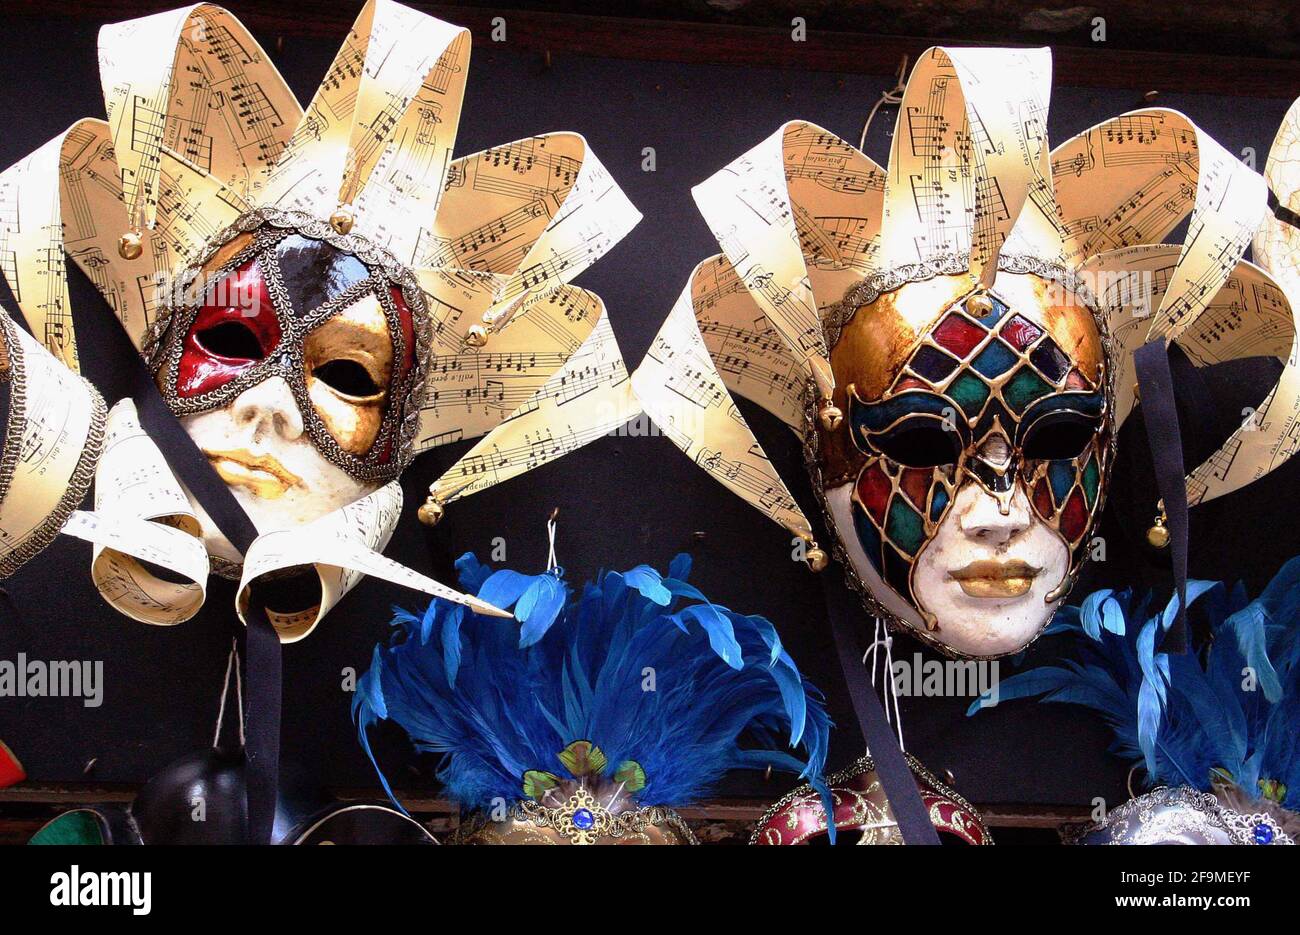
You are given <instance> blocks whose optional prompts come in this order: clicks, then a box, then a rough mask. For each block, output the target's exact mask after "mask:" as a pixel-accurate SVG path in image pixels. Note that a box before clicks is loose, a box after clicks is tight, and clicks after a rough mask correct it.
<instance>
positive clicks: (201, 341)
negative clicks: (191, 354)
mask: <svg viewBox="0 0 1300 935" xmlns="http://www.w3.org/2000/svg"><path fill="white" fill-rule="evenodd" d="M194 340H195V341H196V342H198V345H199V346H200V347H201V348H203V349H204V350H205V351H207V352H208V353H209V354H211V355H212V356H214V357H224V358H226V359H227V360H261V359H262V358H263V357H265V356H266V354H265V353H263V351H262V344H261V342H260V341H258V340H257V335H255V334H254V333H253V330H252V329H251V328H249V327H248V326H247V325H245V324H244V323H243V322H239V321H223V322H221V323H220V324H218V325H213V326H212V327H211V328H204V329H203V330H202V331H198V332H196V333H195V335H194Z"/></svg>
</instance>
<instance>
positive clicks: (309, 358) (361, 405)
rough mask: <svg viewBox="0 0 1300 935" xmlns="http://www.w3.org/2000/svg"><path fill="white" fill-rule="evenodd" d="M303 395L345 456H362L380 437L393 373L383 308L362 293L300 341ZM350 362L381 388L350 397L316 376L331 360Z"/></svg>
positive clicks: (391, 353) (390, 338)
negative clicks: (303, 365) (304, 376)
mask: <svg viewBox="0 0 1300 935" xmlns="http://www.w3.org/2000/svg"><path fill="white" fill-rule="evenodd" d="M303 356H304V357H305V359H306V366H307V395H308V397H309V398H310V399H311V402H312V406H313V407H314V408H315V410H316V414H317V415H318V416H320V419H321V421H322V422H323V423H325V428H326V429H327V430H328V431H329V433H330V435H332V436H333V437H334V439H335V441H337V442H338V443H339V445H340V446H342V448H343V450H344V451H346V452H347V453H348V454H351V455H356V456H358V457H360V456H362V455H364V454H366V453H367V452H368V451H369V450H370V447H371V446H372V445H373V444H374V442H375V439H376V438H377V437H378V435H379V429H380V426H381V425H382V423H383V418H384V406H385V405H386V403H387V402H388V384H389V381H390V380H391V378H392V372H393V339H392V337H391V336H390V335H389V333H388V321H387V319H386V318H385V317H384V310H383V307H382V306H380V304H379V301H378V300H377V299H376V298H375V297H374V296H363V297H362V298H360V299H358V300H357V301H356V302H353V303H352V304H351V305H349V306H348V307H347V308H345V309H344V310H343V311H341V312H339V313H338V314H337V315H335V316H334V317H333V318H331V319H330V320H329V321H327V322H325V323H324V324H322V325H321V326H320V327H319V328H316V329H315V330H314V331H312V332H311V333H310V334H309V335H307V339H306V341H305V342H304V345H303ZM340 360H347V361H352V362H353V363H355V364H356V365H357V366H359V367H361V368H362V369H364V370H365V371H366V373H367V374H368V375H369V376H370V379H371V380H373V381H374V383H375V385H376V386H378V387H379V388H380V392H378V393H375V394H373V395H370V396H349V395H348V394H346V393H343V392H341V391H339V390H337V389H335V388H334V387H332V386H330V385H329V384H328V383H326V382H325V381H324V380H322V379H320V378H318V377H317V376H316V375H315V372H316V369H317V368H319V367H322V366H324V365H326V364H328V363H330V362H331V361H340Z"/></svg>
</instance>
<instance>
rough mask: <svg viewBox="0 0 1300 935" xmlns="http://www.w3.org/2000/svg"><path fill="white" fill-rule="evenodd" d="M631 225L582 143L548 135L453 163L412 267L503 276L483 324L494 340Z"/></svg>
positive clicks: (633, 220) (626, 208)
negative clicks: (416, 263)
mask: <svg viewBox="0 0 1300 935" xmlns="http://www.w3.org/2000/svg"><path fill="white" fill-rule="evenodd" d="M640 220H641V213H640V212H639V211H637V210H636V208H635V207H634V206H633V205H632V203H631V201H629V200H628V198H627V196H626V195H625V194H624V193H623V191H622V189H620V188H619V187H618V185H617V184H616V183H615V182H614V180H613V178H612V177H611V176H610V174H609V171H608V170H607V169H606V168H605V166H604V165H603V164H602V163H601V161H600V160H599V159H598V158H597V157H596V154H595V153H594V152H592V150H591V148H590V146H588V144H587V141H586V139H584V138H583V137H582V136H581V135H580V134H577V133H550V134H546V135H543V136H536V137H530V138H528V139H523V140H517V141H515V142H514V143H509V144H507V145H505V146H498V147H494V148H492V149H487V150H484V151H483V152H480V153H475V154H474V155H472V156H467V157H465V158H463V159H458V160H456V162H455V164H454V165H453V166H452V169H451V174H450V177H449V179H448V182H447V194H446V196H445V200H444V202H443V209H442V210H441V211H440V212H439V215H438V218H437V219H436V221H435V222H434V224H433V225H432V227H431V229H430V230H429V231H428V232H427V236H426V237H425V239H424V240H423V242H422V249H423V253H422V254H421V256H420V259H419V262H420V265H426V266H435V267H436V266H443V267H449V268H452V267H454V268H459V269H471V270H479V271H485V272H492V273H497V274H500V275H504V276H505V277H506V279H505V282H504V283H503V285H502V287H501V291H500V292H499V294H498V295H497V297H496V299H495V300H494V302H493V304H492V307H491V308H490V309H489V310H488V312H487V315H486V320H487V321H488V322H489V323H491V324H492V326H493V328H494V330H495V331H497V332H500V331H502V330H504V329H505V328H506V327H507V326H508V325H509V324H510V323H511V322H513V321H514V320H515V319H516V318H518V316H519V315H520V314H521V313H522V312H523V310H524V309H525V308H526V307H527V299H528V297H529V296H532V295H536V294H539V293H542V292H546V291H548V290H550V289H552V288H554V287H555V286H557V285H560V284H562V283H567V282H571V281H572V280H573V279H574V277H576V276H577V275H578V274H579V273H581V272H582V271H583V270H585V269H587V268H588V267H589V266H591V265H592V264H593V263H595V262H596V261H597V260H599V259H600V258H601V257H602V256H604V255H605V254H606V253H608V252H609V251H610V250H611V249H613V247H614V245H615V244H617V243H618V242H619V241H620V240H622V239H623V238H624V237H626V236H627V234H628V232H629V231H631V230H632V228H633V227H635V226H636V225H637V223H638V222H640Z"/></svg>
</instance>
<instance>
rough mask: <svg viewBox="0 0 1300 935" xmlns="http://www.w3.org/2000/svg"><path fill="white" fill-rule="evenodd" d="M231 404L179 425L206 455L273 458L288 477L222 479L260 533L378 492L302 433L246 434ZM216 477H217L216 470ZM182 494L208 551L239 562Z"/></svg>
mask: <svg viewBox="0 0 1300 935" xmlns="http://www.w3.org/2000/svg"><path fill="white" fill-rule="evenodd" d="M232 406H233V404H231V405H227V406H225V407H223V408H221V409H216V410H213V411H211V412H205V413H200V414H198V415H191V416H184V417H182V418H181V424H182V425H183V426H184V427H185V430H186V432H188V433H189V436H190V437H191V438H192V439H193V440H194V443H195V444H196V445H198V446H199V448H200V449H202V450H203V451H205V452H210V451H236V452H249V453H252V454H253V455H256V456H266V457H269V458H273V459H274V460H275V462H276V463H277V464H278V465H279V467H280V468H282V469H283V470H284V471H285V472H286V474H287V475H288V476H289V477H292V478H293V480H292V481H287V482H285V483H282V484H278V485H277V484H275V483H274V482H271V483H267V484H261V483H258V479H259V477H260V478H261V479H263V480H268V481H270V480H272V479H271V478H269V477H266V476H264V475H259V474H257V473H252V474H247V472H242V471H240V472H238V476H248V477H249V478H250V483H241V482H238V481H234V482H232V481H231V479H230V476H225V475H223V477H224V479H226V481H227V484H228V486H229V487H230V492H231V493H232V494H233V495H234V497H235V500H236V501H238V503H239V505H240V506H241V507H243V508H244V512H246V513H247V514H248V518H249V519H251V520H252V521H253V525H254V526H256V527H257V530H258V532H259V533H265V532H270V531H272V530H274V529H289V528H292V527H294V526H301V525H304V524H306V523H310V522H312V521H313V520H316V519H319V518H320V517H322V516H324V515H326V514H327V513H332V512H334V511H335V510H337V509H340V508H342V507H345V506H347V505H348V504H349V503H352V502H354V501H356V500H360V499H361V498H362V497H364V496H366V495H368V494H370V493H373V492H374V491H375V490H376V489H378V485H377V484H375V483H371V482H362V481H358V480H356V479H355V478H353V477H352V476H351V475H350V474H348V473H347V472H346V471H344V470H343V469H342V468H341V467H339V466H338V465H337V464H334V463H333V462H332V461H329V460H327V459H326V458H325V456H324V455H322V454H321V453H320V451H319V450H318V449H317V448H316V445H315V443H314V442H312V441H311V439H310V438H308V437H307V436H306V435H299V436H298V437H296V438H292V439H286V438H284V437H283V436H281V435H279V434H275V433H260V432H256V431H250V430H249V429H248V428H245V427H242V426H240V425H238V424H237V422H236V420H235V418H234V417H233V416H232V413H231V407H232ZM214 466H215V465H214ZM228 469H229V468H228ZM218 473H221V468H220V466H218ZM186 495H187V496H188V497H189V499H190V503H191V505H192V506H193V507H194V513H195V516H197V517H198V519H199V524H200V526H201V528H202V533H203V542H204V545H206V546H207V548H208V552H209V553H210V554H212V555H215V556H218V557H220V558H224V559H226V560H227V561H231V562H239V561H242V559H241V557H240V555H239V552H238V551H237V550H236V549H235V547H234V546H233V545H231V544H230V542H229V541H228V540H227V539H226V537H225V536H223V535H222V534H221V532H220V530H218V529H217V526H216V524H215V523H214V522H213V521H212V519H211V518H210V517H209V516H208V514H207V512H206V511H205V510H204V509H203V508H202V506H200V505H199V503H198V501H197V500H196V499H195V498H194V495H193V494H191V493H190V492H189V491H188V490H187V491H186Z"/></svg>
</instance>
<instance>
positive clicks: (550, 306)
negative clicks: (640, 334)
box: [416, 274, 621, 451]
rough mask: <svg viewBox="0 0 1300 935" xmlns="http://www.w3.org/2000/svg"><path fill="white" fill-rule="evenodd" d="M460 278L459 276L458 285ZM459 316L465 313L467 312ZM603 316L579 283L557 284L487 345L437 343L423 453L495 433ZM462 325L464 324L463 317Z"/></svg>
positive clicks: (611, 372)
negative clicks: (579, 286)
mask: <svg viewBox="0 0 1300 935" xmlns="http://www.w3.org/2000/svg"><path fill="white" fill-rule="evenodd" d="M460 275H461V274H456V277H455V278H456V279H457V280H459V277H460ZM444 298H449V297H447V296H445V295H444ZM474 298H477V299H480V300H481V299H482V298H483V296H482V295H478V296H475V297H471V302H470V303H468V304H467V306H465V307H470V305H472V301H473V299H474ZM449 307H450V306H449ZM455 311H456V312H457V313H459V312H460V309H459V308H457V309H456V310H455ZM603 314H604V306H603V305H602V303H601V301H600V299H599V298H598V297H597V296H595V295H594V294H593V293H590V292H587V291H586V290H584V289H578V288H576V287H573V286H563V285H561V286H553V287H551V289H550V290H549V291H547V292H545V293H543V294H540V295H536V296H533V297H531V298H530V299H529V300H528V302H527V307H526V308H524V309H523V310H522V311H521V313H520V314H519V315H518V316H517V320H516V322H515V324H513V325H512V326H511V327H510V328H508V329H506V330H505V331H504V332H502V333H500V334H497V335H494V336H493V337H492V339H491V341H490V343H489V344H488V346H486V347H473V346H471V345H470V344H468V342H466V341H465V340H464V339H463V337H462V339H461V342H460V344H459V345H457V346H454V347H447V346H446V345H445V344H442V343H439V342H435V348H434V353H433V355H432V356H431V358H430V360H429V371H428V376H427V377H426V379H425V387H426V390H425V400H424V407H423V409H422V410H421V414H420V438H419V440H418V441H417V443H416V446H417V450H419V451H424V450H427V449H429V448H434V447H437V446H438V445H445V444H448V443H451V442H456V441H462V440H465V439H470V438H476V437H478V436H480V435H483V434H484V433H486V432H489V431H491V430H492V429H493V428H495V427H496V426H497V425H499V424H500V423H501V422H502V421H503V420H505V419H506V418H507V417H509V416H510V415H511V414H512V413H514V412H515V411H516V410H517V409H519V407H520V406H522V405H524V404H525V403H527V402H528V401H529V400H530V399H533V398H534V397H535V396H536V394H537V393H538V392H539V391H540V390H541V389H542V388H543V387H544V386H545V385H546V383H547V381H549V380H550V379H551V378H552V376H554V375H555V374H556V373H557V372H559V371H560V369H561V368H562V367H563V366H564V365H565V363H566V362H567V361H568V360H569V359H570V358H571V357H572V356H573V355H574V354H575V353H577V352H578V350H579V348H581V347H582V345H583V342H585V341H586V340H587V338H588V337H589V336H590V335H591V333H592V331H593V329H594V328H596V327H597V322H599V321H601V320H602V316H603ZM464 317H466V318H468V319H469V321H468V323H469V324H472V323H473V321H475V320H477V318H476V317H475V316H473V315H468V316H464ZM456 321H457V323H458V324H459V322H460V321H461V317H460V316H459V315H458V317H457V318H456ZM456 331H457V328H456V327H449V328H448V330H447V332H446V336H447V338H448V339H450V338H451V337H453V336H454V335H455V334H456ZM462 334H463V332H462ZM446 343H450V340H449V341H448V342H446ZM604 373H605V375H606V376H608V377H609V378H610V379H611V380H614V379H621V377H620V376H619V375H618V371H617V368H607V369H606V370H605V371H604Z"/></svg>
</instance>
